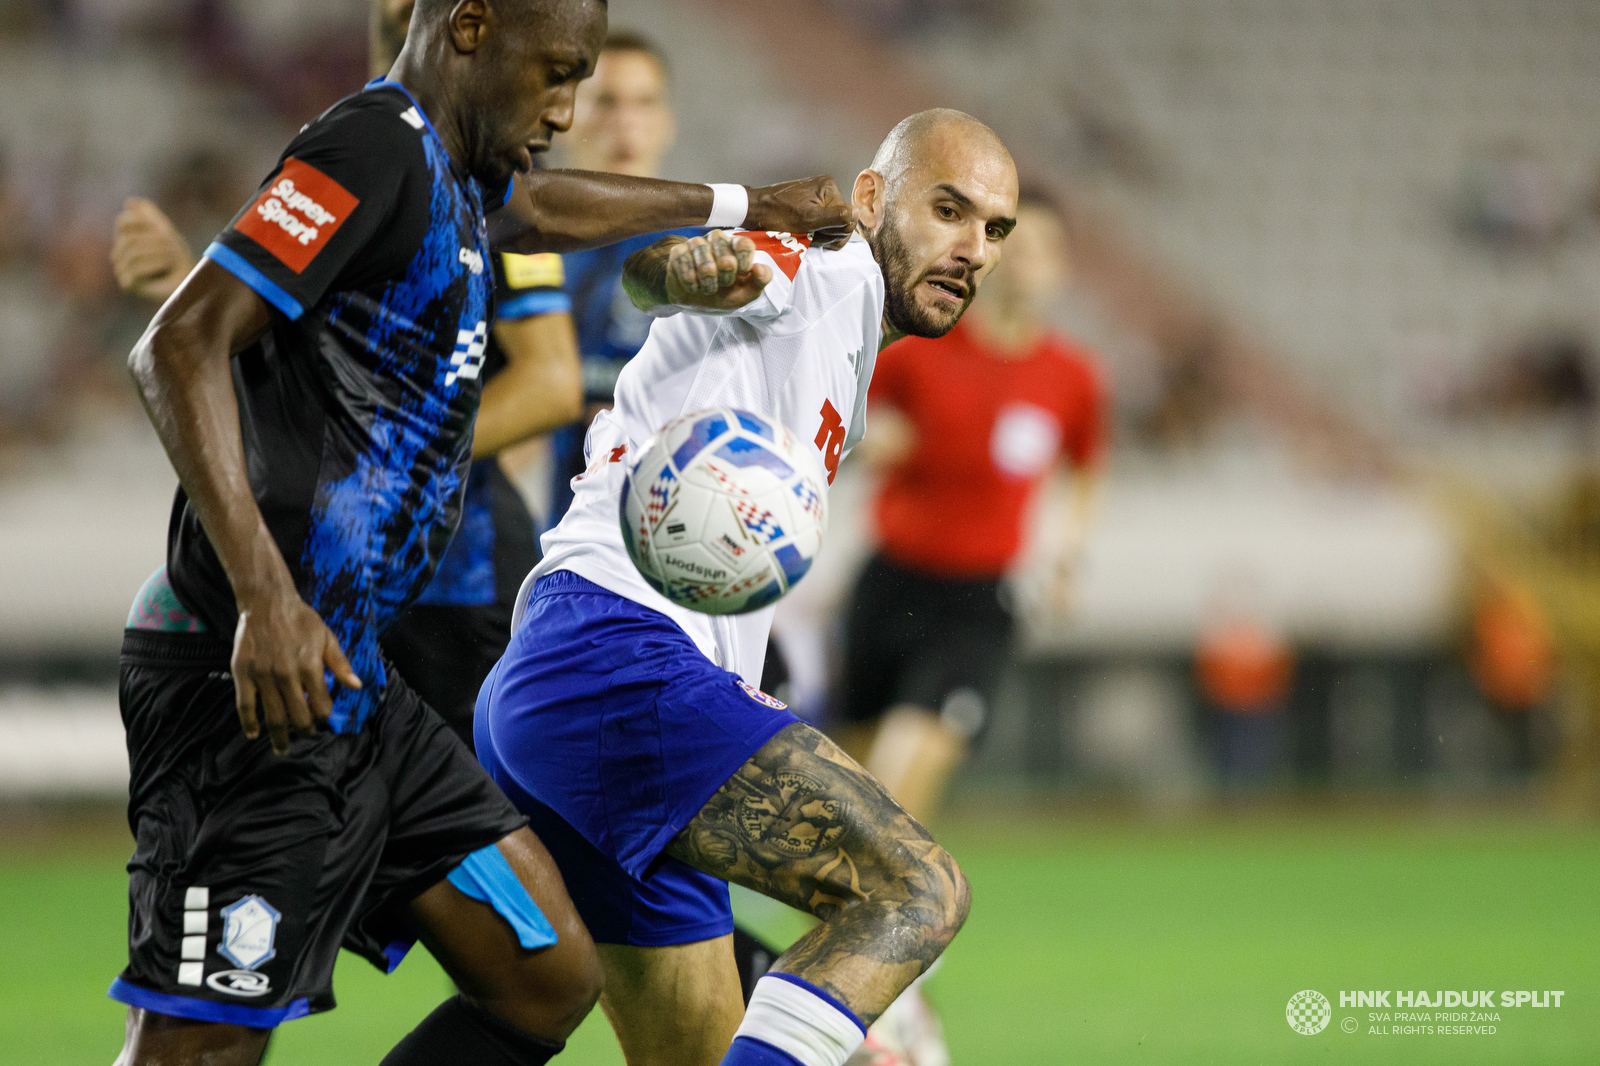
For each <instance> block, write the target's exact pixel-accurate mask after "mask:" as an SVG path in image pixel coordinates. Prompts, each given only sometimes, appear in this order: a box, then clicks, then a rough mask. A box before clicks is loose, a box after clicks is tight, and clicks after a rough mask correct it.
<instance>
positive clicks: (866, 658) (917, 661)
mask: <svg viewBox="0 0 1600 1066" xmlns="http://www.w3.org/2000/svg"><path fill="white" fill-rule="evenodd" d="M1013 629H1014V625H1013V622H1012V618H1011V612H1010V610H1009V609H1008V607H1007V606H1006V603H1005V589H1004V587H1003V586H1002V583H1001V581H1000V579H999V578H975V579H953V578H945V577H937V576H934V575H932V574H926V573H921V572H919V571H916V570H911V569H908V568H906V567H903V566H899V565H897V564H895V563H892V562H890V561H889V560H887V559H885V558H883V556H881V555H877V556H873V557H872V559H870V560H869V561H868V562H867V565H866V568H865V569H864V570H863V571H862V572H861V577H860V578H859V579H858V580H857V582H856V587H855V592H854V593H853V594H852V596H851V600H850V607H849V610H848V612H847V614H846V616H845V668H844V678H843V682H842V687H843V691H842V693H841V696H842V698H841V699H840V700H839V701H838V707H839V716H840V718H841V719H842V720H843V721H844V722H846V723H849V724H852V725H862V724H870V723H873V722H876V721H877V720H878V719H879V718H880V717H881V716H882V715H883V713H884V712H885V711H886V710H888V709H889V708H890V707H894V706H898V705H901V704H909V705H911V706H914V707H924V708H926V709H928V710H930V711H934V712H937V713H938V714H939V715H940V717H941V718H942V719H943V721H944V722H945V724H946V725H947V726H949V727H950V728H951V729H952V730H954V731H955V732H957V733H960V734H961V735H963V736H966V737H969V738H972V737H976V736H977V735H978V734H979V733H980V732H981V731H982V730H983V728H984V726H985V725H986V724H987V723H988V719H989V703H990V700H991V699H992V698H993V692H994V685H995V681H996V679H997V678H998V677H999V674H1000V670H1001V667H1003V666H1004V664H1005V662H1006V659H1007V657H1008V655H1009V654H1010V650H1011V637H1012V632H1013Z"/></svg>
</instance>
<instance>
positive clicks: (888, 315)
mask: <svg viewBox="0 0 1600 1066" xmlns="http://www.w3.org/2000/svg"><path fill="white" fill-rule="evenodd" d="M869 243H870V244H871V246H872V252H873V256H874V258H876V259H877V260H878V269H880V270H882V271H883V289H884V292H883V317H884V318H885V319H887V320H888V322H889V325H891V326H893V327H894V328H895V329H897V330H899V331H900V332H901V333H904V334H907V335H908V336H912V337H929V338H938V337H943V336H944V335H945V334H946V333H949V332H950V331H951V330H952V329H955V326H956V323H957V322H959V321H961V316H962V315H964V314H966V312H967V308H968V307H970V306H971V305H972V299H973V297H975V296H977V295H978V281H977V277H976V276H975V271H973V270H971V269H968V268H966V267H958V268H956V269H955V270H923V271H918V270H917V266H916V264H915V263H913V262H912V261H911V253H910V252H909V251H908V250H907V249H906V245H905V241H904V240H903V239H902V238H901V236H900V230H899V229H898V228H897V227H896V226H895V223H894V214H893V212H886V213H885V215H884V219H883V225H881V226H879V227H878V232H877V233H876V234H875V235H874V236H873V237H872V238H871V240H870V241H869ZM930 277H937V278H955V279H959V280H961V281H964V282H966V285H967V298H966V299H965V300H963V301H961V306H960V307H956V308H953V309H951V310H949V311H939V310H936V309H933V308H928V307H924V306H923V305H922V304H920V303H918V302H917V286H918V285H920V284H922V282H924V281H926V280H927V279H928V278H930Z"/></svg>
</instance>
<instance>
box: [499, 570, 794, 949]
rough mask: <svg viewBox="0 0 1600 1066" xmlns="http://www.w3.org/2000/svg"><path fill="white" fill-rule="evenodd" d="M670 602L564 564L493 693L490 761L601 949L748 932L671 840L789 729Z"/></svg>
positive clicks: (548, 582) (538, 593)
mask: <svg viewBox="0 0 1600 1066" xmlns="http://www.w3.org/2000/svg"><path fill="white" fill-rule="evenodd" d="M797 721H799V719H798V718H796V717H795V716H794V715H793V714H791V713H789V710H788V708H786V707H785V706H784V705H783V704H781V703H779V702H778V701H777V700H774V699H772V698H771V697H769V696H766V695H764V694H761V693H759V692H757V691H755V690H753V689H750V688H749V687H748V686H747V685H745V683H744V682H743V681H742V680H741V679H740V678H739V676H738V675H737V674H734V673H732V672H730V671H727V670H724V669H722V668H721V667H719V666H717V665H715V664H714V663H712V662H711V661H710V660H708V659H707V658H706V657H705V655H703V654H702V653H701V651H700V649H699V648H697V647H696V646H695V644H694V642H693V641H692V640H690V639H689V637H688V635H687V634H686V633H684V632H683V630H682V629H680V628H678V625H677V624H676V623H675V622H673V621H672V620H671V619H670V618H668V617H667V616H666V615H664V614H661V613H660V612H659V611H653V610H651V609H650V608H648V607H644V606H642V605H640V604H638V603H635V602H633V601H632V600H629V599H626V598H624V597H622V596H618V595H616V594H615V593H613V592H608V591H607V590H605V589H603V588H601V587H600V586H598V585H595V584H593V583H592V582H590V581H586V580H585V579H583V578H581V577H579V576H578V575H576V574H574V573H572V572H570V571H566V570H558V571H556V572H555V573H553V574H550V575H548V576H546V577H543V578H541V579H540V580H539V582H538V583H537V584H536V585H535V586H534V590H533V593H532V598H531V600H530V602H529V604H528V613H527V616H526V617H525V618H524V619H523V622H522V625H521V626H520V627H519V628H518V629H517V631H516V632H515V633H513V634H512V635H511V643H510V645H509V646H508V647H507V648H506V654H505V657H504V658H502V659H501V660H500V662H499V663H498V664H497V665H496V666H495V668H494V670H493V671H491V672H490V674H489V678H488V680H487V681H485V682H484V685H483V690H482V691H481V692H480V693H479V694H478V708H477V714H476V721H475V724H474V730H475V739H476V743H477V749H478V759H479V760H480V761H481V762H482V763H483V765H484V767H485V769H487V770H488V771H489V775H490V776H491V777H493V778H494V780H495V781H496V782H497V783H498V784H499V785H500V787H501V788H502V789H504V790H505V793H506V795H508V796H509V797H511V801H512V803H513V804H515V805H516V807H517V808H518V809H519V810H520V811H522V812H523V813H524V814H526V815H528V819H529V823H530V825H531V827H532V829H533V831H534V832H535V833H537V834H538V836H539V839H540V840H542V841H543V842H544V844H545V847H547V848H549V850H550V853H551V855H552V856H553V857H554V858H555V860H556V865H557V866H559V867H560V868H561V875H562V877H563V878H564V879H565V880H566V883H567V891H568V892H569V893H570V894H571V896H572V901H573V903H574V905H575V906H576V907H577V909H578V914H579V915H580V916H581V917H582V918H583V921H584V924H585V925H587V926H588V927H589V933H590V935H591V936H593V937H594V939H595V940H596V941H597V942H598V943H602V944H634V945H640V946H650V947H655V946H662V945H668V944H687V943H692V942H694V941H697V940H706V939H710V938H711V937H717V936H723V935H726V934H728V933H731V932H732V931H733V912H732V909H731V908H730V906H729V903H728V886H727V885H726V884H725V883H723V882H722V881H721V880H719V879H717V878H715V877H712V876H710V875H709V874H704V873H701V872H699V871H698V870H695V869H693V868H692V867H690V866H687V865H685V864H683V863H681V862H678V861H677V860H676V859H673V858H671V857H670V856H665V855H663V854H662V851H663V849H665V848H666V846H667V844H668V843H669V842H670V841H671V840H672V838H673V837H675V836H677V835H678V833H679V832H680V831H681V830H682V829H683V828H684V826H686V825H688V824H689V821H690V819H692V818H693V817H694V816H695V815H697V814H699V813H700V810H701V808H703V807H704V806H705V805H706V802H707V801H708V800H709V799H710V798H711V797H712V795H713V794H715V793H716V791H717V790H718V789H719V788H721V787H722V786H723V784H724V783H726V782H727V780H728V779H729V778H731V777H732V776H733V775H734V774H735V773H736V772H737V771H738V770H739V768H740V767H741V766H743V765H744V764H745V763H746V762H748V761H749V759H750V757H751V756H752V755H754V754H755V753H756V752H757V751H758V750H760V748H761V746H762V745H763V744H765V743H766V742H767V741H768V740H770V739H772V737H773V736H774V735H775V734H776V733H777V732H778V731H779V730H781V729H783V728H784V727H785V726H788V725H790V724H792V723H794V722H797Z"/></svg>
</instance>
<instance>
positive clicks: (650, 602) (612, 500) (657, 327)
mask: <svg viewBox="0 0 1600 1066" xmlns="http://www.w3.org/2000/svg"><path fill="white" fill-rule="evenodd" d="M744 236H748V237H751V238H753V239H754V240H755V242H756V248H757V251H756V260H757V262H761V263H765V264H766V265H767V267H768V268H769V269H770V270H771V271H772V281H771V283H769V284H768V285H767V287H766V290H765V291H764V292H763V293H762V294H761V296H760V297H758V298H757V299H756V300H755V301H754V302H752V303H750V304H747V305H746V306H745V307H742V308H740V309H739V310H737V311H734V312H732V313H730V314H723V315H708V314H700V313H693V314H691V313H687V312H685V313H680V314H677V315H674V316H672V317H670V318H665V319H662V320H659V321H657V322H656V323H655V324H654V325H653V326H652V327H651V329H650V337H649V339H648V340H647V341H645V344H644V347H643V348H641V349H640V350H639V354H638V355H637V356H636V357H635V358H634V359H633V360H632V361H631V362H629V363H628V365H627V366H626V367H624V368H623V370H622V373H621V375H620V376H619V377H618V379H617V402H616V406H615V408H613V409H612V410H610V411H602V412H601V413H600V414H599V415H597V416H596V417H595V420H594V423H593V424H592V425H591V426H590V427H589V435H588V438H587V439H586V440H585V442H584V451H585V454H586V456H587V458H588V462H589V465H588V468H587V470H586V471H585V472H584V474H583V475H582V476H581V477H579V478H577V479H576V480H574V482H573V492H574V496H573V502H572V507H571V509H570V510H568V512H567V514H566V517H565V518H563V519H562V520H561V524H560V525H558V526H557V527H556V528H555V529H553V530H551V531H550V532H548V533H546V534H545V535H544V538H543V542H542V543H543V547H544V561H543V562H541V563H540V564H539V566H538V567H536V568H535V569H534V571H533V573H532V574H531V575H529V578H528V581H526V582H524V584H523V589H522V592H521V594H520V595H519V596H518V598H517V610H518V612H519V614H518V617H517V619H516V620H514V621H513V623H512V627H513V630H515V628H516V626H517V625H518V624H519V623H520V620H521V612H523V611H525V610H526V606H527V597H528V594H529V591H530V589H531V588H532V585H533V582H534V581H536V580H537V579H538V578H540V577H543V576H544V575H545V574H548V573H552V572H554V571H557V570H570V571H572V572H574V573H576V574H578V575H579V576H581V577H583V578H586V579H588V580H589V581H592V582H594V583H595V584H596V585H599V586H601V587H602V588H605V589H607V590H609V591H611V592H614V593H616V594H617V595H619V596H623V597H626V598H627V599H630V600H633V601H635V602H637V603H640V604H643V605H644V606H646V607H650V608H652V609H654V610H657V611H660V612H661V613H662V614H664V615H667V616H668V617H669V618H671V619H672V620H673V621H674V622H676V623H677V624H678V625H679V626H680V627H681V628H682V629H683V631H684V632H685V633H687V634H688V635H689V637H690V638H691V639H692V640H693V641H694V642H695V645H696V646H697V647H698V648H699V649H700V651H701V652H703V653H704V654H705V655H706V657H707V658H709V659H710V660H711V661H712V662H714V663H716V664H717V665H718V666H721V667H723V668H725V669H728V670H733V671H735V672H737V673H738V674H739V675H740V676H742V677H743V678H744V679H745V681H746V682H748V683H749V684H750V685H752V686H756V687H759V686H760V684H761V663H762V658H763V656H764V655H765V653H766V646H767V632H768V630H769V629H770V628H771V625H772V612H773V608H770V607H768V608H764V609H762V610H760V611H754V612H751V613H750V614H745V615H729V616H723V617H712V616H710V615H704V614H698V613H696V612H694V611H690V610H686V609H685V608H682V607H678V606H676V605H675V604H673V603H671V602H670V601H668V600H667V599H666V598H665V597H664V596H662V595H661V594H659V593H657V592H656V591H654V590H653V589H651V588H650V586H649V585H647V584H645V582H644V579H643V578H642V577H640V576H639V572H638V571H637V570H636V569H634V566H633V563H632V562H631V561H630V560H629V559H628V553H627V549H626V548H625V547H624V546H623V543H622V531H621V526H620V524H619V522H618V518H617V514H618V510H617V509H618V501H619V499H620V498H621V492H622V475H623V466H622V460H623V459H624V458H625V457H626V456H627V454H628V452H629V450H630V449H631V448H634V447H637V446H638V445H640V444H642V443H643V442H644V441H645V440H646V439H648V438H649V437H650V435H651V434H653V433H655V431H656V430H657V429H659V428H660V427H661V426H662V425H664V424H665V423H666V422H668V421H670V420H671V419H673V418H676V417H677V416H679V415H681V414H687V413H689V412H691V411H698V410H702V409H704V408H707V407H715V406H719V405H727V406H729V407H736V408H742V409H744V410H746V411H752V412H754V413H756V414H759V415H764V416H766V417H768V418H775V419H777V420H778V421H780V422H782V423H783V424H784V425H786V426H788V427H789V428H790V429H791V430H793V431H794V432H795V434H796V435H798V436H799V437H800V438H801V439H803V440H808V441H812V442H813V443H814V445H815V447H816V448H817V450H818V451H819V452H820V453H821V455H822V460H823V463H824V465H825V466H826V467H827V470H828V480H829V481H830V482H831V481H832V480H833V476H834V474H835V473H836V472H837V471H838V469H839V461H840V460H841V459H842V458H843V457H844V456H845V455H846V454H847V453H848V452H849V450H850V449H851V448H852V447H854V446H855V444H856V442H857V441H859V440H860V439H861V436H862V434H863V433H864V432H865V429H866V423H865V411H866V400H867V385H868V382H869V381H870V380H871V378H872V367H873V364H874V362H875V361H876V359H877V354H878V344H879V341H880V339H881V329H882V327H881V322H882V318H883V275H882V273H881V272H880V271H879V270H878V264H877V263H876V262H875V261H874V260H873V258H872V252H871V251H870V249H869V248H868V247H867V243H866V241H864V240H863V239H862V238H861V237H860V236H856V237H853V238H851V240H850V243H849V244H847V245H845V247H844V248H842V249H839V250H838V251H827V250H825V249H821V248H812V247H810V246H809V241H808V240H807V239H806V238H804V237H792V236H790V235H789V234H786V233H747V234H744Z"/></svg>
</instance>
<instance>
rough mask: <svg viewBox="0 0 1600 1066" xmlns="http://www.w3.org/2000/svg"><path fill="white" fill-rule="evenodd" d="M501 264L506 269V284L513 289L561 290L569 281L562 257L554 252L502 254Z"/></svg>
mask: <svg viewBox="0 0 1600 1066" xmlns="http://www.w3.org/2000/svg"><path fill="white" fill-rule="evenodd" d="M501 262H502V263H504V264H505V268H506V284H507V285H508V286H510V287H511V288H513V289H546V288H559V287H561V285H563V284H564V283H565V282H566V280H567V272H566V271H565V270H564V269H562V266H561V257H560V256H559V255H557V254H556V253H554V252H543V253H541V254H539V255H518V254H517V253H515V252H502V253H501Z"/></svg>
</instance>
